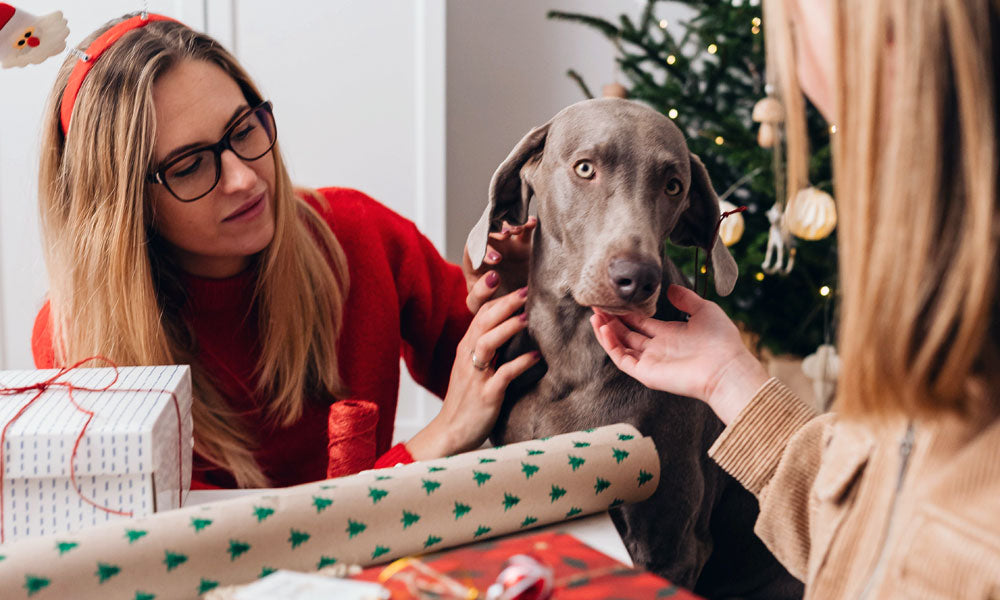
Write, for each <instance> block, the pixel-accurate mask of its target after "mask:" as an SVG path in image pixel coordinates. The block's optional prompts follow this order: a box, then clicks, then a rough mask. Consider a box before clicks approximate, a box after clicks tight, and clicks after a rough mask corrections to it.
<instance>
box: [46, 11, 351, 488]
mask: <svg viewBox="0 0 1000 600" xmlns="http://www.w3.org/2000/svg"><path fill="white" fill-rule="evenodd" d="M119 20H121V19H119ZM119 20H115V21H112V22H110V23H108V24H107V25H105V26H104V27H102V28H101V29H100V30H98V31H96V32H94V33H93V34H92V35H91V36H90V37H89V38H88V39H87V40H84V41H83V42H82V43H81V46H80V48H81V49H85V48H86V47H87V46H88V45H89V44H90V43H91V41H92V40H93V39H94V38H96V37H97V36H98V35H100V33H101V32H103V31H104V30H106V29H107V28H108V27H110V26H112V25H114V24H115V23H117V22H118V21H119ZM188 59H190V60H203V61H208V62H211V63H214V64H216V65H218V66H219V67H221V68H222V69H223V70H224V71H225V72H226V73H228V74H229V75H230V76H231V77H232V78H233V79H234V80H235V81H236V83H237V84H238V85H239V86H240V88H241V90H242V91H243V93H244V95H245V96H246V98H247V101H248V103H249V104H251V105H254V104H255V103H256V102H257V101H259V100H260V93H259V91H258V89H257V87H256V86H255V85H254V83H253V82H252V81H251V79H250V77H249V75H247V73H246V72H245V71H244V70H243V68H242V67H241V66H240V65H239V63H238V62H237V61H236V59H235V58H234V57H233V56H232V55H231V54H230V53H229V52H227V51H226V50H225V49H223V48H222V46H220V45H219V44H218V43H217V42H216V41H215V40H213V39H212V38H210V37H208V36H206V35H203V34H201V33H198V32H196V31H194V30H191V29H189V28H187V27H185V26H183V25H180V24H178V23H173V22H154V23H150V24H149V25H147V26H145V27H143V28H140V29H137V30H134V31H131V32H129V33H128V34H126V35H125V36H124V37H122V39H120V40H119V41H118V42H117V43H115V44H114V45H113V46H111V48H109V49H108V50H107V51H106V52H105V53H104V54H103V55H102V56H101V58H100V60H98V61H97V62H96V63H95V65H94V67H93V69H92V70H91V71H90V73H89V74H88V75H87V78H86V80H85V81H84V84H83V86H82V88H81V89H80V94H79V96H78V98H77V101H76V105H75V108H74V109H73V118H72V121H71V125H70V130H69V132H68V133H67V135H66V136H64V135H63V132H62V129H61V127H60V123H59V105H60V100H61V97H62V93H63V89H64V88H65V87H66V82H67V78H68V76H69V73H70V71H71V70H72V68H73V64H74V63H75V62H76V60H77V59H76V58H75V57H70V58H69V59H67V60H66V62H65V63H64V64H63V66H62V69H61V70H60V72H59V75H58V77H57V80H56V85H55V88H54V89H53V90H52V94H51V96H50V98H49V103H48V108H47V112H46V117H45V124H44V129H43V143H42V157H41V170H40V176H39V179H40V181H39V196H40V198H39V201H40V210H41V222H42V232H43V237H44V241H45V252H46V262H47V266H48V272H49V299H50V302H51V314H52V325H53V328H52V329H53V331H54V332H55V334H54V339H53V345H54V350H55V356H56V360H57V362H59V363H60V364H69V363H72V362H73V361H76V360H78V359H81V358H85V357H87V356H91V355H95V354H100V355H104V356H107V357H108V358H110V359H112V360H114V361H115V362H116V363H118V364H120V365H155V364H173V363H189V364H191V365H192V367H193V373H194V383H195V395H196V398H195V403H194V409H193V412H194V424H195V450H196V451H197V452H198V453H199V454H200V455H201V456H203V457H204V458H206V459H208V460H209V461H211V462H213V463H215V464H217V465H219V466H221V467H223V468H225V469H227V470H229V471H230V472H232V473H233V475H234V477H235V479H236V481H237V483H238V484H239V485H241V486H244V487H260V486H265V485H267V484H268V480H267V478H266V477H265V475H264V474H263V472H262V471H261V469H260V467H259V465H258V464H257V463H256V461H255V460H254V457H253V451H254V449H255V447H256V446H257V444H258V440H257V439H256V437H255V432H252V431H247V430H246V428H245V427H244V426H242V425H241V423H240V420H239V418H238V417H237V416H236V415H234V414H233V411H231V410H230V409H229V408H228V404H227V402H226V400H225V399H224V398H223V397H222V395H221V393H220V391H219V390H218V389H217V387H216V386H215V385H214V384H213V381H212V378H211V375H210V374H209V373H208V372H206V370H205V369H204V368H203V367H202V366H201V365H200V364H199V363H198V362H197V355H198V340H197V339H195V337H194V334H193V332H192V331H191V329H190V327H188V325H187V324H186V323H185V321H184V319H183V317H182V310H183V307H184V303H185V290H184V289H183V286H182V284H181V283H180V282H181V278H180V277H179V270H178V267H177V266H176V264H175V263H174V262H173V260H172V259H171V256H170V252H169V247H168V246H167V243H166V241H164V240H163V239H162V238H161V237H160V236H159V235H157V233H156V231H155V230H154V229H153V227H152V223H153V219H152V214H151V210H152V203H151V202H150V199H149V195H148V193H147V185H148V184H147V183H146V176H147V173H148V172H149V171H150V169H151V167H152V162H153V143H154V138H155V135H156V120H155V110H154V106H153V86H154V84H155V83H156V81H157V79H158V78H159V77H160V76H161V75H162V74H164V73H165V72H167V71H168V70H169V69H170V68H171V67H172V66H173V65H175V64H177V63H178V62H179V61H182V60H188ZM272 156H273V160H274V164H275V173H276V175H275V179H276V181H275V190H274V196H275V198H274V211H275V217H274V218H275V229H274V237H273V239H272V241H271V243H270V244H269V245H268V247H267V248H266V249H265V250H264V251H262V252H261V253H260V255H259V256H257V257H255V259H254V262H253V268H255V269H256V270H257V284H256V288H255V292H254V293H255V299H254V301H255V303H256V306H257V308H258V315H259V317H258V318H259V330H260V340H261V355H260V359H259V363H258V365H257V373H256V374H257V376H258V381H259V383H258V389H257V390H256V391H257V393H258V394H259V395H260V396H261V397H265V398H268V399H269V402H268V404H267V406H266V409H265V412H266V417H267V418H269V419H272V420H273V421H274V422H277V423H279V424H282V425H288V424H291V423H293V422H294V421H296V420H297V419H298V418H299V417H300V416H301V414H302V409H303V403H304V399H305V398H306V396H307V395H309V394H316V393H325V394H328V395H330V396H332V397H338V396H341V395H342V393H343V390H342V386H341V379H340V377H339V373H338V369H337V356H336V342H337V337H338V334H339V332H340V329H341V312H342V310H341V309H342V306H343V302H344V299H345V297H346V293H347V285H348V275H347V264H346V259H345V257H344V253H343V250H342V249H341V247H340V245H339V243H338V242H337V241H336V239H335V238H334V237H333V234H332V233H331V231H330V229H329V227H327V225H326V224H325V223H324V222H323V221H322V218H321V217H320V216H319V215H318V214H317V213H316V212H315V211H314V210H313V209H312V208H311V207H309V206H308V205H307V204H306V203H305V202H303V201H302V200H301V199H300V198H299V197H298V195H297V194H296V192H295V190H294V189H293V187H292V184H291V181H290V180H289V176H288V172H287V171H286V169H285V166H284V162H283V161H282V158H281V152H280V149H279V147H278V145H277V144H276V145H275V146H274V148H273V150H272ZM263 160H267V157H265V158H264V159H263Z"/></svg>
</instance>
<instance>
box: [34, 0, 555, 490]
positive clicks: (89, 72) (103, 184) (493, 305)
mask: <svg viewBox="0 0 1000 600" xmlns="http://www.w3.org/2000/svg"><path fill="white" fill-rule="evenodd" d="M277 131H278V128H277V126H276V123H275V119H274V115H273V114H272V110H271V104H270V103H269V102H266V101H265V100H264V99H263V98H262V97H261V95H260V93H259V92H258V90H257V87H256V86H255V85H254V83H253V81H252V80H251V79H250V77H249V75H248V74H247V73H246V72H245V71H244V70H243V68H242V67H241V66H240V65H239V64H238V63H237V61H236V60H235V58H234V57H233V56H232V55H231V54H230V53H229V52H227V51H226V50H225V49H223V48H222V47H221V46H220V45H219V44H218V43H217V42H216V41H215V40H213V39H211V38H210V37H207V36H205V35H203V34H200V33H198V32H195V31H193V30H191V29H189V28H187V27H185V26H184V25H182V24H180V23H178V22H176V21H173V20H172V19H168V18H165V17H161V16H159V15H152V14H149V15H147V14H142V15H136V16H131V17H126V18H122V19H119V20H116V21H113V22H111V23H109V24H108V25H106V26H104V27H103V28H101V29H100V30H99V31H97V32H95V33H94V34H92V35H91V36H90V37H89V38H88V39H87V40H86V41H84V42H83V44H81V46H80V48H79V53H78V54H77V55H74V56H71V57H70V58H69V59H67V61H66V62H65V64H64V65H63V67H62V69H61V71H60V72H59V75H58V78H57V81H56V85H55V88H54V89H53V91H52V94H51V97H50V101H49V105H48V110H47V113H46V119H45V123H44V131H43V136H44V137H43V144H42V159H41V172H40V186H39V193H40V204H41V217H42V228H43V234H44V241H45V246H46V262H47V265H48V271H49V278H50V292H49V301H48V302H47V303H46V305H45V306H44V307H43V308H42V310H41V311H40V313H39V315H38V318H37V320H36V323H35V331H34V335H33V351H34V355H35V362H36V363H37V365H38V366H39V367H51V366H55V365H70V364H73V363H75V362H76V361H79V360H81V359H85V358H87V357H90V356H93V355H102V356H105V357H107V358H109V359H111V360H113V361H114V362H115V363H117V364H119V365H156V364H172V363H187V364H190V365H192V368H193V374H194V385H195V403H194V409H193V410H194V423H195V472H194V480H195V481H194V486H195V487H234V486H241V487H261V486H284V485H293V484H297V483H305V482H308V481H313V480H317V479H322V478H324V477H327V476H338V475H344V474H347V473H351V472H356V471H359V470H362V469H368V468H373V467H381V466H391V465H393V464H396V463H399V462H409V461H412V460H414V459H424V458H433V457H439V456H445V455H448V454H453V453H456V452H461V451H464V450H468V449H472V448H475V447H476V446H478V445H479V444H480V443H482V442H483V441H484V440H485V438H486V435H487V433H488V432H489V430H490V429H491V428H492V426H493V423H494V421H495V420H496V417H497V414H498V412H499V408H500V403H501V401H502V399H503V394H504V390H505V389H506V386H507V384H508V383H509V382H510V381H511V380H512V379H513V378H514V377H516V376H517V375H519V374H520V373H522V372H523V371H524V370H526V369H527V368H528V367H530V366H531V365H532V364H534V363H535V362H536V361H537V360H538V357H537V355H533V354H526V355H524V356H521V357H519V358H518V359H517V360H515V361H513V362H512V363H509V364H505V365H503V366H501V367H499V368H496V369H494V367H493V365H492V363H491V359H492V357H493V353H494V352H495V350H496V348H497V347H498V346H499V345H500V344H502V343H503V342H504V341H506V340H507V339H508V338H510V337H511V336H512V335H513V334H514V333H516V332H517V331H519V330H521V329H522V328H523V327H524V325H525V322H524V320H522V319H521V318H519V317H518V316H515V312H516V311H517V310H518V309H520V308H521V307H522V306H523V305H524V300H525V294H524V293H523V291H522V292H514V293H512V294H509V295H507V296H504V297H500V298H496V299H491V296H492V294H493V291H494V290H495V289H496V287H497V284H498V279H499V276H498V274H497V272H496V271H489V272H487V273H485V274H484V275H483V276H482V277H478V276H477V274H474V273H468V274H467V275H464V274H463V272H462V270H461V269H460V268H459V267H457V266H455V265H451V264H449V263H447V262H445V261H444V260H443V259H442V258H441V257H440V255H439V254H438V253H437V251H436V250H435V249H434V247H433V246H432V245H431V244H430V242H429V241H428V240H427V239H426V238H425V237H424V236H422V235H421V234H420V233H419V232H418V231H417V230H416V228H415V227H414V225H413V224H412V223H411V222H409V221H407V220H405V219H403V218H401V217H400V216H398V215H396V214H395V213H393V212H391V211H390V210H389V209H387V208H386V207H384V206H382V205H381V204H379V203H377V202H376V201H374V200H372V199H371V198H369V197H367V196H365V195H364V194H362V193H360V192H357V191H355V190H349V189H338V188H327V189H323V190H318V191H303V190H299V191H296V190H293V187H292V184H291V182H290V180H289V177H288V172H287V171H286V168H285V165H284V162H283V161H282V158H281V153H280V150H279V147H278V144H277V137H278V136H277ZM498 237H499V238H501V239H497V240H495V245H496V248H495V250H494V251H492V252H491V259H492V261H491V262H492V263H494V264H495V263H496V262H497V261H498V260H500V256H499V253H498V251H500V252H504V253H508V260H510V259H511V258H516V255H517V253H518V252H522V253H523V251H524V246H525V245H526V244H525V242H524V241H523V240H521V239H520V238H521V237H522V236H521V232H519V231H514V232H510V233H507V234H504V235H500V236H498ZM467 278H468V281H469V284H468V289H467V283H466V281H467ZM473 312H475V317H473ZM401 355H402V356H403V357H404V358H405V359H406V363H407V365H408V367H409V370H410V372H411V373H412V375H413V376H414V378H415V379H416V380H417V381H418V382H419V383H421V384H422V385H424V386H425V387H427V388H428V389H430V390H432V391H434V392H436V393H437V394H439V395H440V396H442V397H444V404H443V407H442V409H441V411H440V413H439V414H438V416H437V417H436V418H435V419H434V420H433V421H432V422H431V423H430V424H429V425H427V427H426V428H425V429H423V430H422V431H420V432H419V433H417V434H416V435H415V436H414V437H413V438H412V439H410V440H409V441H407V442H406V443H405V444H398V445H396V446H393V447H391V448H390V442H391V439H392V433H393V421H394V415H395V410H396V399H397V394H398V386H399V377H400V372H399V370H400V366H399V364H400V356H401Z"/></svg>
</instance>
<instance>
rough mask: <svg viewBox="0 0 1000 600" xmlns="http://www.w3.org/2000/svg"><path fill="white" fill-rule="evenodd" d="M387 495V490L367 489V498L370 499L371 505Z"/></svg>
mask: <svg viewBox="0 0 1000 600" xmlns="http://www.w3.org/2000/svg"><path fill="white" fill-rule="evenodd" d="M388 495H389V492H388V491H387V490H383V489H379V488H373V487H370V488H368V497H369V498H371V499H372V504H378V502H379V500H381V499H382V498H385V497H386V496H388Z"/></svg>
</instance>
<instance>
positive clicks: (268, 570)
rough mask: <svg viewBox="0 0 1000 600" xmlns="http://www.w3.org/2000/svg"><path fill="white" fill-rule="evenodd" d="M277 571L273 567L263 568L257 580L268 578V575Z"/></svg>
mask: <svg viewBox="0 0 1000 600" xmlns="http://www.w3.org/2000/svg"><path fill="white" fill-rule="evenodd" d="M275 571H277V569H275V568H273V567H261V568H260V575H258V576H257V579H260V578H261V577H267V576H268V575H270V574H271V573H274V572H275Z"/></svg>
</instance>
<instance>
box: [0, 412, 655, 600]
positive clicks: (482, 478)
mask: <svg viewBox="0 0 1000 600" xmlns="http://www.w3.org/2000/svg"><path fill="white" fill-rule="evenodd" d="M659 476H660V464H659V459H658V457H657V453H656V448H655V447H654V445H653V442H652V440H650V439H649V438H645V437H642V436H641V435H640V434H639V432H638V431H637V430H636V429H635V428H633V427H632V426H630V425H622V424H619V425H612V426H608V427H602V428H599V429H594V430H590V431H583V432H577V433H570V434H565V435H560V436H556V437H553V438H550V439H546V440H535V441H531V442H523V443H519V444H512V445H510V446H505V447H500V448H489V449H485V450H478V451H476V452H470V453H467V454H462V455H458V456H454V457H450V458H444V459H438V460H434V461H428V462H420V463H414V464H410V465H405V466H398V467H396V468H392V469H383V470H379V471H366V472H364V473H359V474H357V475H351V476H348V477H342V478H339V479H330V480H327V481H321V482H317V483H311V484H306V485H300V486H296V487H293V488H286V489H283V490H278V491H272V492H268V493H266V494H263V495H256V496H244V497H240V498H236V499H232V500H226V501H222V502H216V503H212V504H203V505H198V506H192V507H189V508H182V509H179V510H174V511H168V512H164V513H159V514H156V515H153V516H150V517H144V518H141V519H135V520H129V521H117V522H112V523H108V524H106V525H100V526H97V527H93V528H90V529H86V530H83V531H80V532H78V533H76V534H70V535H63V536H53V537H45V538H35V539H26V540H22V541H18V542H14V543H11V544H6V545H3V546H0V597H2V598H4V599H13V598H32V599H38V600H43V599H48V598H59V599H63V598H80V599H84V598H100V599H102V600H103V599H122V600H165V599H168V598H196V597H198V596H199V595H201V594H203V593H205V592H207V591H208V590H211V589H214V588H215V587H217V586H219V585H229V584H236V583H245V582H249V581H252V580H254V579H256V578H258V577H261V576H263V575H266V574H268V573H270V572H271V571H273V570H275V569H291V570H297V571H307V572H308V571H315V570H317V569H320V568H323V567H326V566H329V565H333V564H338V563H345V562H346V563H349V564H360V565H371V564H378V563H383V562H388V561H390V560H393V559H396V558H399V557H402V556H407V555H413V554H420V553H423V552H428V551H437V550H441V549H444V548H448V547H451V546H457V545H460V544H464V543H467V542H471V541H478V540H483V539H487V538H490V537H495V536H499V535H504V534H507V533H511V532H517V531H522V530H525V529H529V528H531V527H535V526H540V525H546V524H550V523H555V522H558V521H562V520H566V519H570V518H573V517H576V516H577V515H585V514H590V513H595V512H600V511H603V510H606V509H607V508H609V507H612V506H616V505H618V504H621V503H625V502H638V501H641V500H644V499H646V498H648V497H649V496H650V495H651V494H652V493H653V491H654V490H655V489H656V486H657V485H658V483H659Z"/></svg>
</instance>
